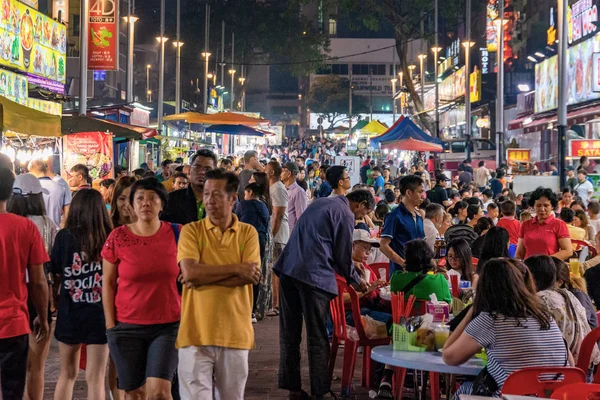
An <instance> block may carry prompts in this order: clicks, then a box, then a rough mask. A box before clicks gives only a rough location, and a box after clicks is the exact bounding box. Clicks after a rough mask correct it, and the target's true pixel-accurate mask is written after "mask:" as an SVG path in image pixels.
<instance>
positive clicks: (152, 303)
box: [102, 222, 181, 325]
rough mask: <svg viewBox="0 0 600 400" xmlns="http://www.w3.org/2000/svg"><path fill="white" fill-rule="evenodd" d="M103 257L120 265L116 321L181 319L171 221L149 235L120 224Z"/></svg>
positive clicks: (151, 323)
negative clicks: (139, 233) (136, 232)
mask: <svg viewBox="0 0 600 400" xmlns="http://www.w3.org/2000/svg"><path fill="white" fill-rule="evenodd" d="M102 258H103V259H104V260H106V261H108V262H110V263H112V264H116V265H117V274H118V277H119V279H118V284H117V295H116V299H115V309H116V319H117V321H119V322H125V323H128V324H138V325H154V324H166V323H170V322H176V321H179V317H180V311H181V296H180V295H179V293H178V291H177V276H178V275H179V266H178V265H177V243H176V241H175V233H174V232H173V228H172V226H171V224H168V223H166V222H162V225H161V227H160V229H159V230H158V232H156V233H155V234H154V235H153V236H148V237H142V236H137V235H134V234H133V233H132V232H131V231H130V230H129V228H127V226H126V225H124V226H121V227H119V228H117V229H115V230H114V231H112V233H111V234H110V236H109V237H108V239H107V240H106V244H105V245H104V249H103V250H102Z"/></svg>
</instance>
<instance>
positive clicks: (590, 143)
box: [569, 139, 600, 157]
mask: <svg viewBox="0 0 600 400" xmlns="http://www.w3.org/2000/svg"><path fill="white" fill-rule="evenodd" d="M569 143H570V144H571V156H572V157H583V156H586V157H600V140H587V139H581V140H580V139H573V140H570V141H569Z"/></svg>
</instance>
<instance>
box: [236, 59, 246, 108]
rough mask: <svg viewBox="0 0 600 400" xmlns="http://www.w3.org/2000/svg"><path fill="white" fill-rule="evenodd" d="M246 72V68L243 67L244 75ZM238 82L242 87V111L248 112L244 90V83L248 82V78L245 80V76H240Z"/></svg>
mask: <svg viewBox="0 0 600 400" xmlns="http://www.w3.org/2000/svg"><path fill="white" fill-rule="evenodd" d="M243 72H244V68H243V66H242V73H243ZM238 82H240V84H241V85H242V101H241V102H240V103H241V108H242V111H246V89H245V88H244V82H246V78H244V77H243V76H240V77H239V78H238Z"/></svg>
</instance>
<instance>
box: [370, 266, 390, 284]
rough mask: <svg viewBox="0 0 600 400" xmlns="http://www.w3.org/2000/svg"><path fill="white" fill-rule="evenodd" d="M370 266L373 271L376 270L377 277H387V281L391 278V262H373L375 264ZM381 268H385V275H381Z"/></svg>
mask: <svg viewBox="0 0 600 400" xmlns="http://www.w3.org/2000/svg"><path fill="white" fill-rule="evenodd" d="M369 267H370V268H371V269H372V270H373V272H375V275H377V279H385V280H386V281H389V280H390V263H389V262H386V263H373V264H369ZM379 268H384V269H385V276H381V274H380V273H379Z"/></svg>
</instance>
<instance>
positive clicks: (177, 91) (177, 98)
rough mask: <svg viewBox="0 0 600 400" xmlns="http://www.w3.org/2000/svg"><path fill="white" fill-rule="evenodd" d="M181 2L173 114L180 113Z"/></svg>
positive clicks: (178, 3) (178, 1) (178, 13)
mask: <svg viewBox="0 0 600 400" xmlns="http://www.w3.org/2000/svg"><path fill="white" fill-rule="evenodd" d="M180 29H181V0H177V44H176V46H177V59H176V60H175V64H176V65H175V114H179V113H180V112H181V30H180Z"/></svg>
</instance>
